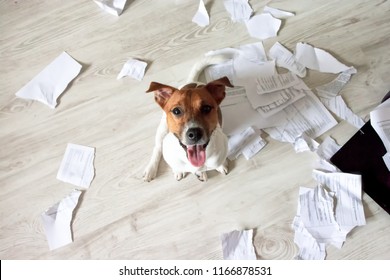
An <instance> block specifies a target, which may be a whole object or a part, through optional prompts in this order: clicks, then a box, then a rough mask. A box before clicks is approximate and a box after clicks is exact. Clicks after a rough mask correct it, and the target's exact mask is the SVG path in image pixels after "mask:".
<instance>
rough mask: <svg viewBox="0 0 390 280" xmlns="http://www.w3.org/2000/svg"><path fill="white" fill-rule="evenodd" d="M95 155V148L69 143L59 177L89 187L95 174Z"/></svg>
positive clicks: (76, 184) (61, 179)
mask: <svg viewBox="0 0 390 280" xmlns="http://www.w3.org/2000/svg"><path fill="white" fill-rule="evenodd" d="M94 157H95V148H91V147H86V146H81V145H76V144H71V143H69V144H68V145H67V147H66V150H65V155H64V157H63V159H62V162H61V166H60V168H59V170H58V173H57V179H58V180H60V181H63V182H66V183H70V184H73V185H75V186H79V187H82V188H88V187H89V186H90V184H91V182H92V179H93V177H94V176H95V169H94V166H93V160H94Z"/></svg>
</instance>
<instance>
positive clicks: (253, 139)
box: [228, 127, 267, 160]
mask: <svg viewBox="0 0 390 280" xmlns="http://www.w3.org/2000/svg"><path fill="white" fill-rule="evenodd" d="M266 145H267V142H266V141H265V140H264V139H263V138H261V136H260V135H259V133H258V132H256V131H255V130H254V129H253V128H252V127H248V128H247V129H245V130H244V131H241V132H240V133H238V134H235V135H232V136H231V137H229V141H228V146H229V152H228V158H229V159H230V160H235V159H237V158H238V156H239V155H241V154H243V155H244V157H245V158H246V159H247V160H249V159H251V158H252V157H253V156H254V155H256V154H257V153H258V152H259V151H260V150H261V149H263V148H264V147H265V146H266Z"/></svg>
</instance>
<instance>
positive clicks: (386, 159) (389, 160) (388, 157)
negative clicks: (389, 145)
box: [382, 152, 390, 171]
mask: <svg viewBox="0 0 390 280" xmlns="http://www.w3.org/2000/svg"><path fill="white" fill-rule="evenodd" d="M382 158H383V161H384V162H385V165H386V167H387V169H388V170H389V171H390V152H387V153H386V154H385V155H384V156H383V157H382Z"/></svg>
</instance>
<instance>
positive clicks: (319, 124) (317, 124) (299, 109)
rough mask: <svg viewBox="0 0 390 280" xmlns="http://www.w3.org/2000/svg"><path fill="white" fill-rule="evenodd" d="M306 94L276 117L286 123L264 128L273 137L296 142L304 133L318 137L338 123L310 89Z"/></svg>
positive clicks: (311, 136)
mask: <svg viewBox="0 0 390 280" xmlns="http://www.w3.org/2000/svg"><path fill="white" fill-rule="evenodd" d="M305 93H306V96H305V97H304V98H301V99H299V100H298V101H296V102H295V103H293V104H291V105H289V106H288V107H287V108H285V109H284V110H283V111H282V112H280V113H278V114H277V116H275V118H276V117H278V118H280V119H284V120H285V122H284V125H282V126H278V127H274V128H266V129H264V130H265V132H267V133H268V134H269V135H270V136H271V137H272V138H274V139H276V140H278V141H282V142H289V143H294V142H295V139H296V138H297V137H298V136H300V135H301V134H302V133H306V134H307V135H308V136H309V137H310V138H313V139H315V138H317V137H318V136H320V135H321V134H323V133H325V132H326V131H328V130H329V129H331V128H332V127H334V126H335V125H336V124H337V121H336V120H335V119H334V118H333V117H332V115H331V114H330V113H329V112H328V110H327V109H326V108H325V107H324V105H322V103H321V102H320V101H319V100H318V98H317V97H316V96H315V95H314V94H313V93H312V92H311V91H310V90H306V91H305Z"/></svg>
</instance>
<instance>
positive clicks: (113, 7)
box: [94, 0, 127, 16]
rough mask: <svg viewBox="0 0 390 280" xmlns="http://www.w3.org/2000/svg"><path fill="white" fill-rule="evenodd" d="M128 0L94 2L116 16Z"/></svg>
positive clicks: (95, 0)
mask: <svg viewBox="0 0 390 280" xmlns="http://www.w3.org/2000/svg"><path fill="white" fill-rule="evenodd" d="M126 1H127V0H94V2H95V3H96V4H97V5H98V6H99V7H100V8H101V9H103V10H104V11H105V12H107V13H109V14H112V15H114V16H119V15H120V14H121V13H122V11H123V9H124V7H125V5H126Z"/></svg>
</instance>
